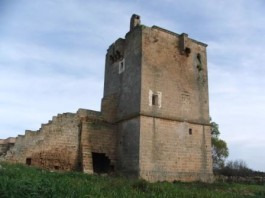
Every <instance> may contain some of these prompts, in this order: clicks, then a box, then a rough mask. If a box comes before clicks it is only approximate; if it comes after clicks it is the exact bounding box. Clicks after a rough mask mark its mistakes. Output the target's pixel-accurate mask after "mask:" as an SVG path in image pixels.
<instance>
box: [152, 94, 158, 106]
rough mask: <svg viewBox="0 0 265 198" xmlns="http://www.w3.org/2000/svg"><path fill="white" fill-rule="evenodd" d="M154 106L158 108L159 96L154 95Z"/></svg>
mask: <svg viewBox="0 0 265 198" xmlns="http://www.w3.org/2000/svg"><path fill="white" fill-rule="evenodd" d="M152 105H156V106H158V95H156V94H153V95H152Z"/></svg>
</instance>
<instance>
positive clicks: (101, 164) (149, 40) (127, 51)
mask: <svg viewBox="0 0 265 198" xmlns="http://www.w3.org/2000/svg"><path fill="white" fill-rule="evenodd" d="M206 46H207V45H206V44H203V43H201V42H198V41H195V40H193V39H190V38H189V37H188V35H187V34H185V33H183V34H181V35H179V34H176V33H173V32H170V31H168V30H165V29H162V28H160V27H157V26H153V27H146V26H143V25H140V16H138V15H133V16H132V19H131V23H130V31H129V32H128V33H127V34H126V36H125V39H122V38H119V39H118V40H117V41H116V42H114V43H113V44H112V45H111V46H110V47H109V49H108V51H107V54H106V62H105V83H104V95H103V99H102V105H101V112H96V111H91V110H85V109H79V110H78V111H77V112H76V113H65V114H59V115H57V116H55V117H53V119H52V120H51V121H49V122H48V123H47V124H43V125H42V127H41V128H40V130H38V131H26V133H25V135H23V136H18V137H17V138H16V143H15V144H14V143H12V144H13V145H11V146H10V147H7V145H8V144H7V143H6V142H7V141H4V140H1V141H0V155H2V158H4V159H5V160H7V161H10V162H19V163H26V164H29V165H34V166H39V167H42V168H47V169H55V170H82V171H83V172H85V173H89V174H91V173H94V172H99V173H102V172H104V173H106V172H110V171H113V170H114V171H116V172H120V173H123V174H125V175H127V176H134V177H138V178H143V179H145V180H148V181H165V180H166V181H176V180H180V181H198V180H200V181H205V182H209V181H211V180H212V178H213V174H212V159H211V134H210V125H209V98H208V77H207V57H206Z"/></svg>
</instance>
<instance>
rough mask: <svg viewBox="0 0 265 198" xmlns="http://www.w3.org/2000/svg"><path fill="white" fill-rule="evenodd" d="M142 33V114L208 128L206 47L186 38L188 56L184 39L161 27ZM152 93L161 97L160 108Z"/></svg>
mask: <svg viewBox="0 0 265 198" xmlns="http://www.w3.org/2000/svg"><path fill="white" fill-rule="evenodd" d="M142 31H143V33H142V43H143V44H142V48H143V49H142V74H141V75H142V78H141V83H142V86H141V87H142V90H141V114H144V115H149V116H154V117H162V118H167V119H173V120H179V121H188V122H193V123H201V124H209V100H208V79H207V57H206V45H205V44H202V43H199V42H197V41H194V40H192V39H189V38H186V43H185V48H188V49H189V54H188V55H186V54H182V51H181V47H180V41H181V38H182V37H181V35H178V34H175V33H173V32H170V31H167V30H164V29H161V28H159V27H152V28H149V27H144V28H143V30H142ZM198 56H199V57H200V58H198ZM198 59H200V61H199V60H198ZM199 65H200V67H201V68H198V66H199ZM150 93H151V94H156V95H158V94H160V95H161V101H160V105H159V107H158V108H156V107H154V106H153V105H152V101H150V100H152V95H151V96H150Z"/></svg>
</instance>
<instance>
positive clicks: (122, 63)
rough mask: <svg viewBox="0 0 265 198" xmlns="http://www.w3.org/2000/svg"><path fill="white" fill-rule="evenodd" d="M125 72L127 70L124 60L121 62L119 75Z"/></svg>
mask: <svg viewBox="0 0 265 198" xmlns="http://www.w3.org/2000/svg"><path fill="white" fill-rule="evenodd" d="M124 70H125V62H124V59H123V60H121V61H120V62H119V74H121V73H122V72H124Z"/></svg>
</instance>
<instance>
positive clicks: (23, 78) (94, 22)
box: [0, 0, 265, 171]
mask: <svg viewBox="0 0 265 198" xmlns="http://www.w3.org/2000/svg"><path fill="white" fill-rule="evenodd" d="M264 10H265V2H264V1H261V0H252V1H249V0H237V1H230V0H218V1H217V0H216V1H214V0H200V1H197V0H185V1H184V0H182V1H175V0H155V1H150V0H146V1H143V0H131V1H124V0H112V1H110V0H97V1H92V0H45V1H43V0H19V1H18V0H0V25H1V29H0V120H1V121H0V138H7V137H9V136H17V135H18V134H24V131H25V130H26V129H30V130H37V129H39V128H40V126H41V123H47V122H48V120H50V119H51V118H52V116H54V115H57V114H58V113H63V112H76V111H77V109H78V108H87V109H93V110H99V109H100V102H101V98H102V94H103V80H104V79H103V78H104V59H105V54H106V50H107V48H108V46H109V45H110V44H111V43H113V42H114V41H115V40H116V39H117V38H119V37H124V35H125V34H126V33H127V32H128V30H129V20H130V17H131V15H132V14H133V13H137V14H139V15H141V21H142V24H145V25H147V26H152V25H157V26H161V27H163V28H166V29H169V30H171V31H173V32H176V33H182V32H185V33H188V34H189V37H191V38H193V39H196V40H199V41H202V42H204V43H207V44H208V48H207V49H208V51H207V53H208V70H209V95H210V114H211V117H212V119H213V120H214V121H215V122H217V123H218V124H219V126H220V131H221V138H222V139H224V140H225V141H226V142H227V143H228V146H229V149H230V157H229V159H243V160H244V161H246V163H247V164H248V166H249V167H250V168H253V169H256V170H261V171H265V160H264V159H265V152H264V150H265V144H264V143H265V131H264V124H263V123H264V118H265V104H264V102H265V91H264V87H265V78H264V76H265V66H264V63H265V60H264V59H265V52H264V48H265V47H264V46H265V36H264V35H265V26H264V24H265V12H264Z"/></svg>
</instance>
